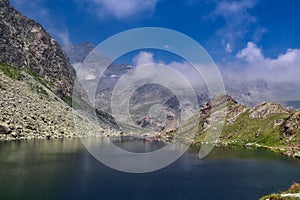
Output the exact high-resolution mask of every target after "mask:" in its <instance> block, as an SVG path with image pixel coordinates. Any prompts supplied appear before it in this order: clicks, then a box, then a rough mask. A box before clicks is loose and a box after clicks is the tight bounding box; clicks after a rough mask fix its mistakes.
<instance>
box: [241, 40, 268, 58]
mask: <svg viewBox="0 0 300 200" xmlns="http://www.w3.org/2000/svg"><path fill="white" fill-rule="evenodd" d="M236 57H237V58H239V59H245V60H246V61H247V62H251V63H253V62H258V61H261V60H263V59H264V58H263V55H262V53H261V49H260V48H258V47H257V46H256V44H254V43H253V42H248V44H247V47H246V48H244V49H243V50H241V51H240V52H239V53H238V54H237V55H236Z"/></svg>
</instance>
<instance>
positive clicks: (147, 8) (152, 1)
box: [92, 0, 157, 19]
mask: <svg viewBox="0 0 300 200" xmlns="http://www.w3.org/2000/svg"><path fill="white" fill-rule="evenodd" d="M92 1H93V2H94V3H95V4H96V6H98V8H99V16H100V17H102V18H104V17H105V15H107V14H109V15H112V16H114V17H116V18H118V19H123V18H129V17H132V16H133V15H136V14H138V13H141V12H152V11H153V10H154V9H155V6H156V3H157V0H92Z"/></svg>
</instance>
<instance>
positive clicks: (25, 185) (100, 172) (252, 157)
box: [0, 139, 300, 200]
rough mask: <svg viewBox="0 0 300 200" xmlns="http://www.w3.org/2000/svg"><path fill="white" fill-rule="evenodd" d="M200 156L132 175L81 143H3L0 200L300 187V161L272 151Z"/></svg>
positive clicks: (230, 193)
mask: <svg viewBox="0 0 300 200" xmlns="http://www.w3.org/2000/svg"><path fill="white" fill-rule="evenodd" d="M126 145H127V146H128V145H129V144H128V143H126ZM155 145H156V144H154V146H155ZM196 152H197V151H196V150H193V149H191V150H190V152H187V153H186V154H185V155H184V156H183V157H181V158H180V159H179V160H177V161H176V162H175V163H173V164H172V165H170V166H169V167H167V168H164V169H162V170H159V171H156V172H152V173H147V174H128V173H123V172H119V171H115V170H113V169H110V168H108V167H106V166H104V165H102V164H101V163H99V162H98V161H97V160H95V159H94V158H93V157H92V156H91V155H90V154H89V153H88V152H87V151H86V150H85V149H84V147H83V145H82V144H81V142H80V140H79V139H70V140H53V141H22V142H6V143H4V142H1V143H0V199H172V200H175V199H180V200H182V199H205V200H209V199H218V200H220V199H230V200H232V199H239V200H241V199H243V200H244V199H258V198H259V197H261V196H263V195H266V194H269V193H273V192H278V191H280V190H283V189H286V188H288V187H289V186H290V185H291V184H292V183H293V182H300V161H299V160H295V159H290V158H287V157H284V156H281V155H278V154H274V153H272V152H269V151H267V150H246V149H226V148H215V149H214V150H213V152H211V154H210V155H209V156H208V157H207V158H206V159H204V160H199V159H198V158H197V154H196Z"/></svg>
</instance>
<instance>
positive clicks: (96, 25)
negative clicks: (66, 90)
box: [11, 0, 300, 83]
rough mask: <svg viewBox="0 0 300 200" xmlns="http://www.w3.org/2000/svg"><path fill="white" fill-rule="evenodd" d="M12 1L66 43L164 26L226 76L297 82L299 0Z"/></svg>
mask: <svg viewBox="0 0 300 200" xmlns="http://www.w3.org/2000/svg"><path fill="white" fill-rule="evenodd" d="M11 3H12V5H13V6H14V7H15V8H17V10H19V11H21V12H22V13H23V14H25V15H27V16H29V17H30V18H33V19H34V20H36V21H38V22H39V23H41V24H42V25H43V26H44V28H45V29H46V30H47V31H48V32H49V33H50V34H51V35H52V36H54V37H55V38H56V39H57V40H58V41H59V42H60V43H61V44H62V45H63V46H68V45H70V44H76V43H82V42H92V43H94V44H95V45H97V44H98V43H100V42H101V41H103V40H105V39H106V38H108V37H110V36H112V35H114V34H117V33H119V32H121V31H125V30H128V29H132V28H137V27H145V26H155V27H164V28H169V29H173V30H176V31H179V32H182V33H184V34H186V35H188V36H190V37H191V38H193V39H195V40H196V41H198V42H199V43H200V44H201V45H202V46H203V47H204V48H205V49H206V50H207V52H208V53H209V54H210V55H211V57H212V58H213V59H214V60H215V62H216V63H217V64H218V66H219V67H220V68H221V70H222V73H223V75H224V77H225V78H226V77H227V78H229V79H230V78H233V79H238V78H240V77H243V79H248V80H260V79H264V80H267V81H270V82H293V83H299V78H298V77H300V67H299V63H300V12H299V7H300V1H298V0H289V1H284V0H276V1H270V0H243V1H237V0H221V1H217V0H177V1H175V0H55V1H52V0H11ZM141 55H144V56H145V55H146V54H145V53H143V54H141ZM149 57H151V55H150V56H149V55H146V58H149Z"/></svg>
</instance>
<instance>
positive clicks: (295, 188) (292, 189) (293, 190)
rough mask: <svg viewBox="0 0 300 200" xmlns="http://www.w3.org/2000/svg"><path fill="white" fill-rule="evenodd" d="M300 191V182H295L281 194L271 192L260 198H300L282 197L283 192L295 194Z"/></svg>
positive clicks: (271, 199) (295, 199) (263, 199)
mask: <svg viewBox="0 0 300 200" xmlns="http://www.w3.org/2000/svg"><path fill="white" fill-rule="evenodd" d="M299 192H300V184H298V183H294V184H293V185H292V186H291V187H290V188H289V189H288V190H286V191H284V192H281V193H280V194H271V195H267V196H264V197H262V198H260V199H259V200H267V199H268V200H299V199H300V198H299V197H282V196H281V195H282V194H295V193H299Z"/></svg>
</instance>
